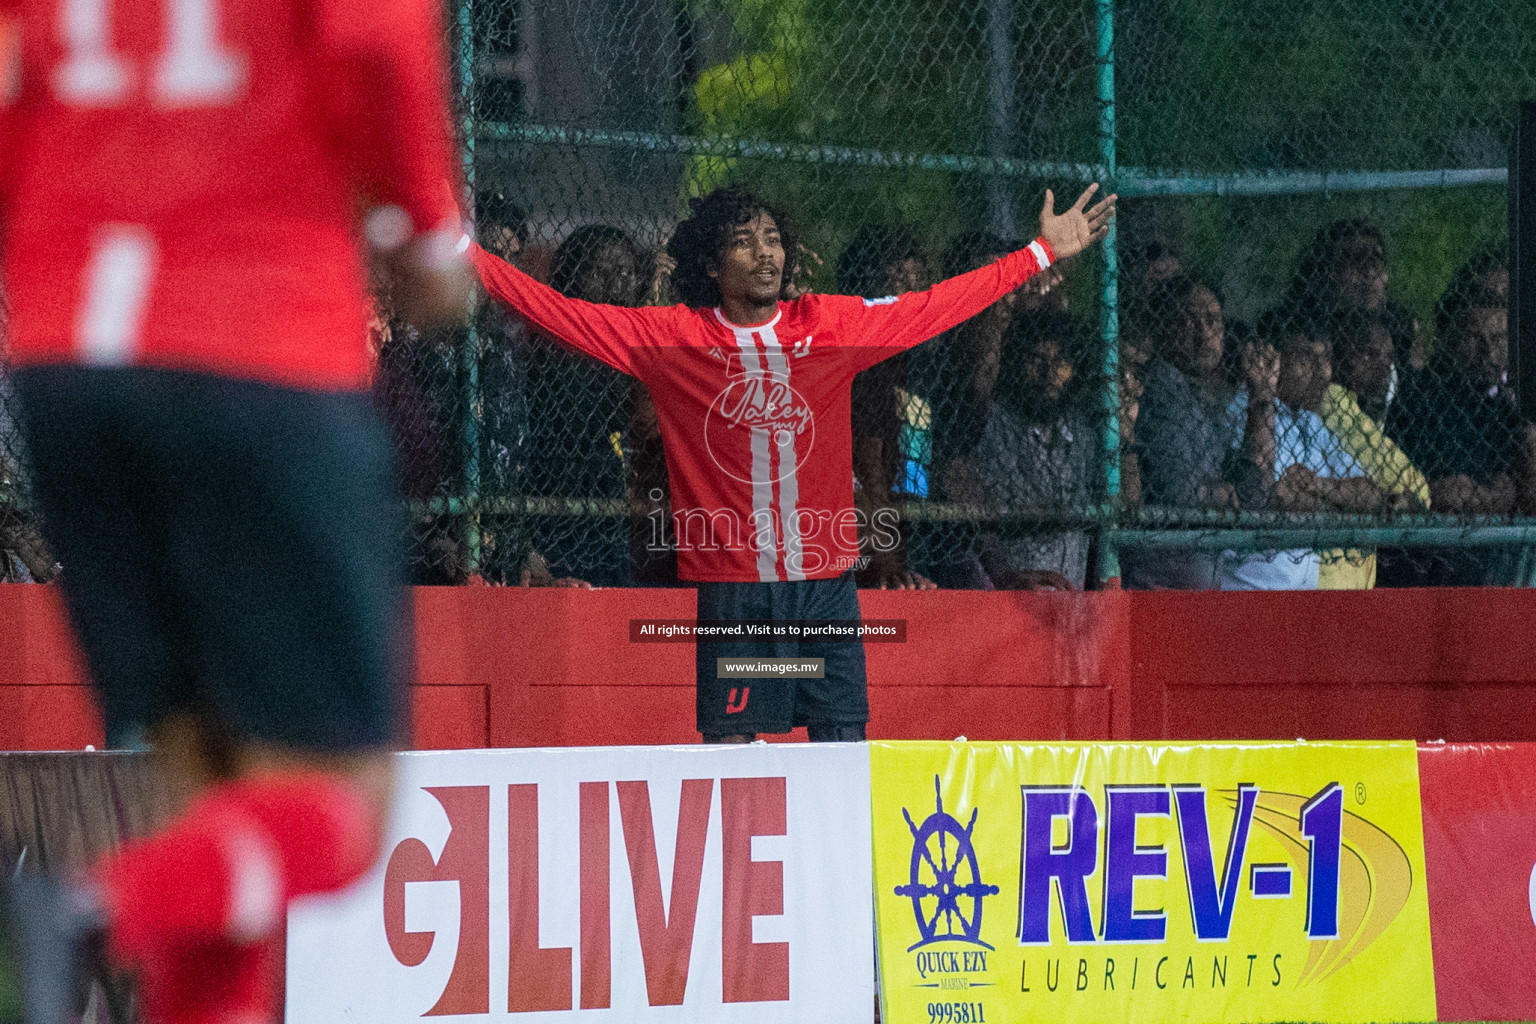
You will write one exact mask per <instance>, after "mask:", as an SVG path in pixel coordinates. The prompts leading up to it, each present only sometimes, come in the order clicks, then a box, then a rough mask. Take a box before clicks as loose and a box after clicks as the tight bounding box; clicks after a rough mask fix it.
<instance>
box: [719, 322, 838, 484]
mask: <svg viewBox="0 0 1536 1024" xmlns="http://www.w3.org/2000/svg"><path fill="white" fill-rule="evenodd" d="M806 345H807V351H808V350H809V339H807V342H806ZM797 354H801V355H803V354H804V353H797ZM760 358H761V356H760ZM780 358H781V359H782V356H781V357H780ZM727 366H728V368H729V369H728V372H729V373H730V374H731V382H730V383H729V384H727V385H726V387H725V390H723V391H721V392H720V394H719V396H718V397H717V398H716V399H715V400H714V402H713V404H711V405H710V407H709V413H708V414H707V415H706V416H705V418H704V443H705V445H706V446H707V447H708V448H709V455H710V458H712V459H713V460H714V462H715V465H716V466H718V467H719V468H720V470H721V472H723V473H725V474H726V475H728V476H730V477H732V478H734V479H736V480H740V481H741V482H742V483H748V484H762V483H770V482H778V481H781V480H784V479H785V478H786V477H789V476H792V475H794V473H795V471H796V469H797V468H798V466H799V463H800V461H801V460H803V459H804V458H805V457H806V456H807V455H809V454H810V449H811V446H812V445H813V444H814V443H815V440H816V420H815V416H814V414H813V413H812V411H811V405H810V403H809V402H807V401H806V400H805V399H804V398H803V397H802V396H801V395H800V393H799V392H797V391H796V390H795V389H794V387H793V386H791V385H790V383H789V377H788V374H787V373H783V374H779V373H774V372H772V371H771V370H770V369H761V370H758V369H748V368H746V367H744V366H743V364H742V362H741V358H740V356H739V355H738V354H737V353H731V354H730V356H729V359H728V361H727ZM801 437H803V438H804V440H802V441H800V443H799V450H798V453H797V451H796V439H797V438H801ZM765 442H766V443H765Z"/></svg>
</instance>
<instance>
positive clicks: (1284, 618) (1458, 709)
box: [0, 585, 1536, 750]
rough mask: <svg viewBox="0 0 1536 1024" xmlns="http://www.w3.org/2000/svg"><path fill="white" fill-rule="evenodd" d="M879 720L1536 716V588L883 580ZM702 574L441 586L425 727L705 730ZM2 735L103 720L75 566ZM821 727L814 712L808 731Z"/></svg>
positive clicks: (1077, 725) (6, 646)
mask: <svg viewBox="0 0 1536 1024" xmlns="http://www.w3.org/2000/svg"><path fill="white" fill-rule="evenodd" d="M860 601H861V604H862V606H863V611H864V614H865V616H866V617H869V618H886V619H891V618H895V619H906V620H908V624H909V625H908V639H907V642H906V643H905V644H901V645H896V644H872V645H870V646H869V647H868V657H869V677H870V688H871V693H870V703H871V707H872V714H873V720H872V721H871V723H870V735H872V736H881V737H887V738H890V737H897V738H913V739H921V738H926V739H952V738H954V737H955V736H959V735H966V736H969V737H970V738H972V739H1081V740H1089V739H1163V738H1169V739H1200V738H1205V739H1215V738H1220V739H1273V738H1284V739H1294V738H1296V737H1298V736H1304V737H1307V738H1316V739H1324V738H1359V739H1372V738H1382V739H1386V738H1404V737H1413V738H1417V739H1425V740H1433V739H1440V738H1444V739H1447V740H1464V741H1481V740H1536V716H1533V715H1530V714H1528V713H1526V711H1527V707H1526V703H1527V702H1526V701H1525V700H1523V699H1522V698H1523V697H1525V696H1526V694H1528V693H1530V692H1531V690H1530V686H1531V683H1532V682H1533V681H1536V591H1520V590H1418V591H1406V590H1399V591H1387V590H1381V591H1373V592H1363V593H1272V594H1211V593H1195V594H1191V593H1171V592H1162V593H1137V592H1119V591H1105V592H1096V593H1085V594H1043V593H1042V594H1036V593H981V592H974V591H937V592H926V593H920V592H895V591H865V592H863V593H861V595H860ZM692 611H693V593H692V591H688V590H598V591H590V592H583V591H574V590H525V589H521V588H488V587H473V588H471V587H459V588H421V589H418V590H417V591H416V593H415V613H416V622H415V629H416V636H417V684H418V685H417V687H416V689H415V692H414V705H415V711H416V720H415V734H414V739H415V743H416V745H417V746H418V747H422V748H430V747H469V746H484V745H492V746H524V745H552V746H553V745H572V744H611V743H664V742H692V741H694V740H696V739H697V736H696V734H695V733H694V731H693V649H692V647H691V646H690V645H688V644H631V643H630V642H629V633H628V621H629V619H631V618H689V617H691V615H692ZM0 709H3V713H0V749H12V750H37V749H49V748H53V749H58V748H68V747H76V748H78V747H81V746H84V745H85V744H87V743H96V744H99V743H100V742H101V729H100V725H99V723H98V722H97V721H96V719H95V716H94V713H93V712H92V711H91V709H90V704H89V699H88V696H87V690H86V688H85V686H84V672H83V670H82V667H81V665H80V662H79V659H78V657H77V656H76V654H75V653H74V648H73V644H72V642H71V641H70V639H69V637H68V629H67V623H66V621H65V617H64V615H63V612H62V609H61V606H60V604H59V600H58V591H57V590H56V589H55V588H53V587H39V586H28V585H0ZM802 735H803V734H802Z"/></svg>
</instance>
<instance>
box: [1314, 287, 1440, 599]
mask: <svg viewBox="0 0 1536 1024" xmlns="http://www.w3.org/2000/svg"><path fill="white" fill-rule="evenodd" d="M1332 336H1333V365H1334V377H1335V380H1334V382H1333V383H1332V384H1330V385H1328V392H1327V394H1325V395H1324V396H1323V408H1322V415H1323V423H1324V424H1325V425H1326V426H1327V427H1328V429H1329V430H1331V431H1333V433H1334V434H1335V435H1336V436H1337V437H1338V438H1339V440H1340V441H1341V442H1343V444H1344V448H1345V450H1346V451H1348V452H1349V454H1350V455H1352V456H1353V457H1354V458H1355V460H1356V461H1357V462H1359V463H1360V465H1361V466H1362V467H1364V468H1365V471H1366V473H1367V474H1368V475H1369V476H1370V478H1371V481H1372V482H1373V483H1374V484H1375V485H1376V486H1377V488H1379V489H1380V490H1381V491H1382V493H1384V494H1386V495H1388V496H1389V497H1391V498H1392V499H1393V504H1394V505H1395V506H1396V507H1399V508H1403V509H1406V510H1409V511H1415V512H1422V511H1424V510H1426V509H1428V508H1429V506H1430V491H1429V481H1428V480H1426V479H1425V477H1424V474H1423V473H1421V472H1420V471H1419V470H1418V468H1417V467H1416V466H1414V464H1413V462H1412V460H1411V459H1409V458H1408V456H1407V455H1406V454H1405V453H1404V452H1403V450H1402V449H1401V448H1399V447H1398V445H1397V443H1396V442H1395V441H1393V440H1392V439H1391V438H1390V437H1388V436H1387V435H1386V434H1385V433H1383V431H1382V429H1381V423H1380V422H1379V421H1378V420H1377V419H1376V418H1375V416H1374V415H1373V414H1371V413H1370V412H1369V409H1370V408H1377V409H1379V408H1381V407H1382V404H1383V403H1381V402H1373V401H1372V396H1375V397H1376V398H1377V399H1381V398H1384V397H1385V396H1386V394H1387V390H1388V385H1389V384H1390V373H1389V371H1390V370H1391V368H1392V336H1391V334H1390V333H1389V332H1388V330H1387V326H1386V324H1385V323H1384V322H1383V321H1382V319H1381V318H1380V317H1379V316H1376V315H1374V314H1371V313H1367V312H1364V311H1361V310H1349V311H1346V312H1343V313H1339V314H1337V315H1336V316H1335V317H1334V318H1333V321H1332ZM1324 589H1326V587H1325V588H1324Z"/></svg>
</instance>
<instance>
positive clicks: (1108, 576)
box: [1098, 0, 1120, 584]
mask: <svg viewBox="0 0 1536 1024" xmlns="http://www.w3.org/2000/svg"><path fill="white" fill-rule="evenodd" d="M1098 25H1099V53H1098V65H1099V158H1100V159H1101V160H1102V161H1103V162H1104V175H1105V179H1106V180H1105V181H1104V185H1103V188H1104V190H1105V191H1106V192H1108V191H1111V190H1113V189H1114V185H1115V176H1116V168H1115V3H1114V0H1098ZM1116 242H1117V238H1116V231H1115V225H1114V224H1113V223H1111V224H1110V226H1109V236H1108V237H1107V238H1105V239H1104V279H1103V283H1102V291H1101V295H1100V304H1101V307H1102V316H1103V341H1104V371H1103V372H1104V381H1103V388H1104V503H1105V504H1106V505H1107V506H1108V507H1109V509H1110V510H1111V515H1113V516H1115V517H1116V519H1118V516H1119V514H1118V511H1117V509H1118V506H1119V501H1120V260H1119V253H1118V251H1117V249H1116ZM1119 578H1120V552H1119V550H1118V549H1117V547H1116V544H1115V533H1114V531H1113V530H1105V529H1101V530H1100V531H1099V582H1100V584H1105V583H1109V582H1110V581H1112V580H1118V579H1119Z"/></svg>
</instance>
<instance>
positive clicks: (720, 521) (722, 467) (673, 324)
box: [473, 239, 1054, 582]
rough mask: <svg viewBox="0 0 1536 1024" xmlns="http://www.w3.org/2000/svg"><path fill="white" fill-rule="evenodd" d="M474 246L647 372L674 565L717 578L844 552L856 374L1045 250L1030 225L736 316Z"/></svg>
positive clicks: (578, 337)
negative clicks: (581, 279)
mask: <svg viewBox="0 0 1536 1024" xmlns="http://www.w3.org/2000/svg"><path fill="white" fill-rule="evenodd" d="M473 256H474V261H475V267H476V269H477V270H478V271H479V272H480V277H481V280H482V281H483V282H484V283H485V287H486V290H487V291H489V292H490V294H491V295H492V297H494V298H495V299H497V300H498V301H500V302H502V303H504V304H505V305H507V306H509V307H511V309H512V310H513V311H514V312H516V313H517V314H518V315H520V316H521V317H523V319H525V320H527V321H528V322H529V323H530V324H532V325H533V326H535V327H537V328H539V329H541V330H543V331H545V332H546V333H548V334H550V335H552V336H553V337H554V338H555V339H556V340H558V341H561V342H563V343H565V344H566V345H568V346H570V347H571V348H574V349H576V350H578V351H580V352H584V353H586V354H587V355H590V356H594V357H596V358H598V359H601V360H602V361H603V362H605V363H607V364H608V365H609V366H612V367H613V368H615V369H617V370H621V371H623V372H624V373H628V374H633V375H634V376H636V377H638V378H640V379H641V380H642V381H644V382H645V385H646V387H647V388H648V389H649V390H650V392H651V396H652V398H654V399H655V402H656V415H657V417H658V419H659V421H660V425H661V439H662V444H663V446H664V448H665V449H666V455H667V477H668V480H669V482H670V484H671V488H672V518H673V523H674V525H675V527H676V534H677V545H678V555H677V564H678V575H679V576H681V577H682V578H683V579H686V580H696V581H723V582H754V581H761V582H773V581H775V580H806V579H827V578H830V577H834V576H838V575H840V574H842V573H844V572H846V571H848V570H849V569H851V568H853V567H854V565H855V564H856V560H857V558H858V539H859V538H858V521H857V518H856V514H855V512H854V505H853V439H852V431H851V428H850V408H849V406H850V402H851V397H852V389H853V377H854V375H855V374H856V373H858V372H859V371H861V370H865V369H868V368H869V367H871V366H873V365H874V364H875V363H878V362H880V361H881V360H882V359H885V358H887V357H889V356H892V355H895V354H896V353H898V352H901V351H903V350H905V349H908V348H911V347H912V346H913V345H917V344H919V343H921V342H923V341H926V340H928V339H929V338H932V337H933V336H935V335H937V334H940V333H942V332H943V331H946V330H948V329H949V328H951V327H954V326H955V325H956V324H958V323H960V322H961V321H963V320H965V319H967V318H969V317H971V316H974V315H975V314H977V313H979V312H981V311H982V310H983V309H985V308H986V307H987V306H989V305H991V304H992V303H993V302H996V301H997V300H998V299H1000V298H1002V297H1003V296H1004V295H1006V294H1008V293H1009V292H1010V291H1012V290H1013V289H1015V288H1017V287H1018V286H1019V285H1021V284H1023V283H1024V281H1025V280H1026V279H1028V278H1029V277H1030V276H1031V275H1033V274H1036V273H1038V272H1039V271H1041V270H1043V269H1045V268H1046V267H1048V266H1050V264H1051V261H1052V260H1053V259H1054V254H1053V253H1052V252H1051V249H1050V247H1049V246H1048V245H1047V244H1046V242H1045V240H1044V239H1037V240H1036V241H1034V242H1032V243H1030V245H1029V247H1028V248H1026V249H1021V250H1019V251H1018V252H1016V253H1013V254H1012V255H1010V256H1006V257H1004V258H1003V259H1001V260H998V261H997V262H996V263H993V264H992V265H990V266H986V267H982V268H981V269H980V270H973V271H971V272H970V273H969V274H962V275H960V276H959V277H953V278H950V279H949V280H947V281H942V282H940V283H939V284H937V285H934V286H933V287H932V288H930V289H928V290H927V291H923V292H909V293H907V294H905V295H902V296H900V297H894V296H893V297H890V298H884V299H860V298H854V297H851V296H846V295H806V296H804V297H802V298H799V299H796V300H795V301H794V302H781V303H779V308H778V312H777V313H775V314H774V316H773V317H772V318H771V319H770V320H768V321H767V322H766V323H761V324H756V325H750V326H743V325H738V324H732V323H729V322H727V321H726V319H725V317H724V316H723V315H721V313H720V311H719V310H717V309H691V308H689V307H687V306H670V307H660V306H652V307H645V308H639V309H628V308H623V307H619V306H604V305H597V304H594V303H590V302H581V301H579V300H576V299H570V298H566V297H565V296H564V295H561V294H560V293H559V292H557V291H555V290H554V289H553V288H549V287H546V286H545V285H542V284H539V283H538V282H537V281H535V280H534V279H533V278H531V277H529V276H528V275H526V274H524V273H522V272H521V271H519V270H517V269H516V268H515V267H512V266H510V265H508V264H507V263H505V262H503V261H502V260H499V259H497V258H496V257H495V256H493V255H491V254H490V253H488V252H486V251H485V250H483V249H481V248H479V247H478V246H476V247H475V248H474V249H473ZM581 412H582V410H579V409H572V410H571V414H572V415H580V414H581Z"/></svg>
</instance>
